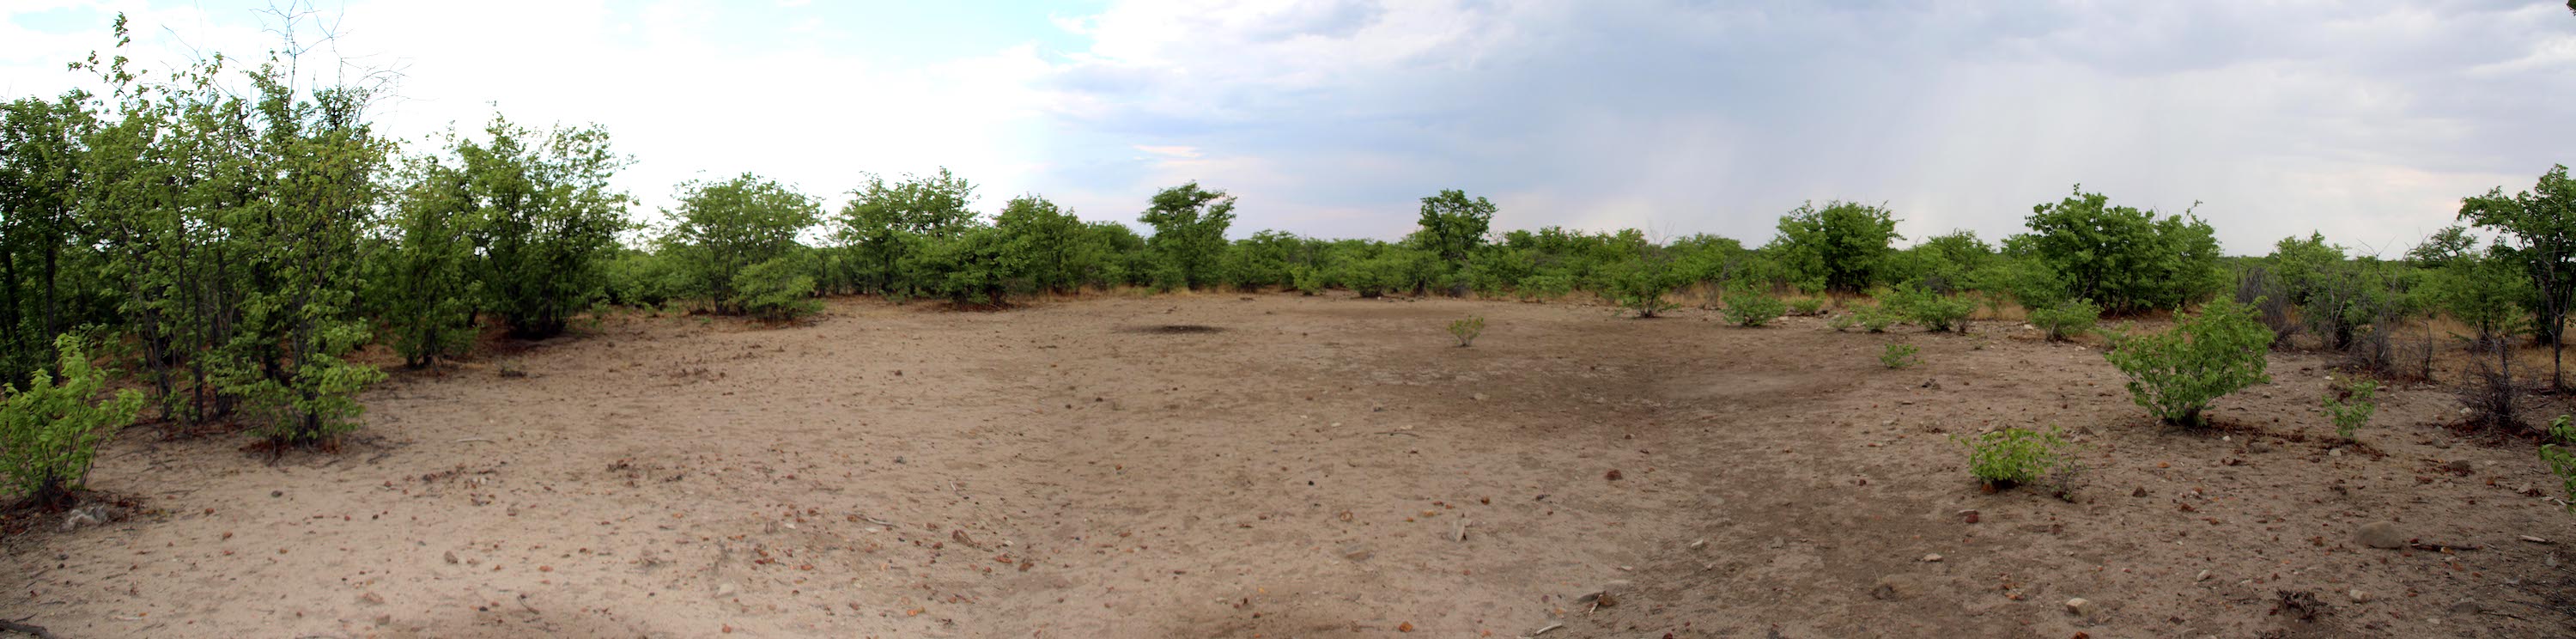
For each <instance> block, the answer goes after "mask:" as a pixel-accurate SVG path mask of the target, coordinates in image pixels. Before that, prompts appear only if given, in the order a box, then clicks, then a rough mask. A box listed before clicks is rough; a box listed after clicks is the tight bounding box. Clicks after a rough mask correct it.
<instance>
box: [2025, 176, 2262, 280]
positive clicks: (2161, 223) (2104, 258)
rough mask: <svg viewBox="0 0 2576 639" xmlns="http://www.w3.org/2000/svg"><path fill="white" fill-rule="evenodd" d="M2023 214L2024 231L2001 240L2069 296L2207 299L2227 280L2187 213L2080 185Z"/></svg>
mask: <svg viewBox="0 0 2576 639" xmlns="http://www.w3.org/2000/svg"><path fill="white" fill-rule="evenodd" d="M2025 221H2026V222H2027V223H2028V225H2029V227H2030V232H2029V233H2026V234H2023V235H2019V236H2015V237H2014V238H2013V239H2011V240H2007V241H2006V242H2005V245H2006V246H2010V247H2017V248H2016V249H2015V250H2014V252H2015V253H2020V254H2026V255H2028V256H2029V257H2031V258H2033V259H2034V260H2035V262H2036V264H2035V265H2036V266H2042V267H2045V268H2046V272H2047V273H2049V274H2051V277H2053V278H2054V279H2056V280H2057V281H2058V282H2060V283H2062V284H2063V285H2064V293H2065V294H2066V295H2067V296H2069V297H2079V298H2084V299H2089V300H2093V302H2094V303H2097V304H2101V305H2102V306H2103V307H2105V308H2108V309H2111V310H2114V311H2135V310H2141V309H2148V308H2173V307H2176V306H2181V305H2183V304H2185V303H2188V302H2192V301H2195V300H2201V299H2206V298H2208V297H2209V296H2210V295H2212V294H2215V293H2217V292H2218V291H2219V289H2220V288H2222V287H2224V286H2225V285H2226V279H2227V274H2226V270H2225V269H2223V268H2220V266H2219V252H2218V239H2217V237H2216V235H2215V233H2214V232H2213V231H2212V230H2211V229H2210V227H2209V223H2208V222H2205V221H2202V220H2201V219H2200V218H2199V217H2196V216H2192V215H2190V214H2189V213H2185V214H2183V215H2168V216H2164V217H2161V218H2159V217H2157V216H2156V214H2155V213H2154V212H2152V211H2141V210H2138V209H2136V208H2132V207H2126V206H2112V205H2111V204H2110V198H2106V197H2103V196H2102V195H2100V194H2095V193H2085V192H2083V191H2082V190H2081V188H2080V187H2079V188H2078V189H2077V190H2076V191H2075V192H2074V193H2073V194H2072V195H2070V196H2069V197H2067V198H2066V199H2065V200H2063V201H2060V202H2058V203H2056V204H2045V205H2041V206H2038V207H2035V208H2033V209H2032V210H2031V214H2030V217H2028V218H2025ZM2025 304H2027V302H2025Z"/></svg>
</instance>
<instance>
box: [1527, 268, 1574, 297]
mask: <svg viewBox="0 0 2576 639" xmlns="http://www.w3.org/2000/svg"><path fill="white" fill-rule="evenodd" d="M1513 288H1515V289H1517V291H1518V292H1519V293H1520V296H1521V299H1522V300H1526V301H1539V300H1552V299H1557V298H1561V297H1565V296H1566V295H1567V294H1570V293H1573V292H1574V276H1571V275H1566V274H1564V273H1548V274H1544V275H1532V276H1529V277H1528V278H1526V279H1522V280H1521V281H1520V284H1519V285H1518V286H1515V287H1513Z"/></svg>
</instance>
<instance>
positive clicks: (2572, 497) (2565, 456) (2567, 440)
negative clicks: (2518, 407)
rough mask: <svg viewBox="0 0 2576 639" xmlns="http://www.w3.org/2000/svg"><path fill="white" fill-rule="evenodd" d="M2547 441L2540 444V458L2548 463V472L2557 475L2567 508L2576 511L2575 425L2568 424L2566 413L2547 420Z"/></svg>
mask: <svg viewBox="0 0 2576 639" xmlns="http://www.w3.org/2000/svg"><path fill="white" fill-rule="evenodd" d="M2548 435H2549V443H2546V444H2541V445H2540V460H2541V461H2544V462H2548V463H2549V474H2552V475H2557V476H2558V481H2559V484H2560V488H2561V489H2562V490H2564V491H2565V492H2566V493H2567V498H2568V501H2566V502H2562V503H2566V504H2567V509H2568V510H2570V511H2576V452H2569V450H2568V447H2569V446H2576V425H2569V424H2568V417H2567V416H2566V415H2559V416H2558V418H2557V419H2552V420H2549V433H2548Z"/></svg>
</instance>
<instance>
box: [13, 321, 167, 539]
mask: <svg viewBox="0 0 2576 639" xmlns="http://www.w3.org/2000/svg"><path fill="white" fill-rule="evenodd" d="M54 345H55V348H57V349H59V350H60V351H61V352H62V355H61V357H60V358H59V359H58V360H57V362H58V363H57V364H56V366H55V368H56V369H57V370H60V371H62V374H61V375H60V376H56V375H54V374H51V373H48V372H46V371H44V370H42V369H39V370H37V371H36V372H35V374H34V376H33V377H32V378H31V379H30V381H28V382H27V385H26V387H25V388H24V389H21V388H18V387H15V386H14V385H0V393H5V394H7V397H6V398H0V478H5V479H6V480H7V481H8V482H9V483H8V486H9V488H10V489H11V491H12V492H13V493H15V494H17V495H18V496H19V497H20V498H23V499H27V500H29V501H33V502H36V503H39V504H54V503H57V502H59V501H61V499H62V498H63V497H64V496H65V495H66V494H67V493H68V492H69V491H71V490H74V489H78V488H80V487H81V481H82V478H84V477H88V476H89V467H90V462H91V461H92V460H94V459H96V457H97V454H98V446H99V444H100V443H101V442H104V441H107V438H108V437H110V436H113V435H115V434H116V430H117V429H119V428H123V427H124V426H125V425H126V424H130V423H133V422H134V414H135V412H136V411H139V410H142V408H143V394H142V393H137V392H135V391H133V390H120V391H117V392H116V394H115V395H114V396H113V397H111V398H108V399H107V400H105V401H99V400H98V399H97V397H98V394H99V391H100V390H101V389H104V388H106V386H107V371H103V370H99V369H97V368H94V367H92V366H91V365H90V361H89V353H88V351H87V350H86V349H84V348H82V346H81V340H80V339H79V338H76V337H73V336H71V335H63V336H61V337H59V338H56V339H55V340H54ZM58 380H59V381H58Z"/></svg>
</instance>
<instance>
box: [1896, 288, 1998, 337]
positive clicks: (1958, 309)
mask: <svg viewBox="0 0 2576 639" xmlns="http://www.w3.org/2000/svg"><path fill="white" fill-rule="evenodd" d="M1887 306H1890V307H1894V308H1893V310H1894V311H1895V312H1896V313H1898V314H1899V315H1901V316H1903V317H1904V318H1905V319H1907V320H1911V321H1913V322H1914V323H1916V324H1921V325H1923V328H1924V330H1929V331H1934V332H1940V331H1956V332H1960V333H1966V332H1968V315H1969V314H1970V313H1975V312H1977V300H1975V299H1973V298H1968V297H1961V296H1955V295H1942V294H1940V293H1938V292H1935V291H1933V290H1931V289H1929V288H1919V287H1906V288H1904V289H1902V290H1899V291H1897V292H1895V293H1893V294H1891V295H1890V297H1889V298H1888V301H1887Z"/></svg>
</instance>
